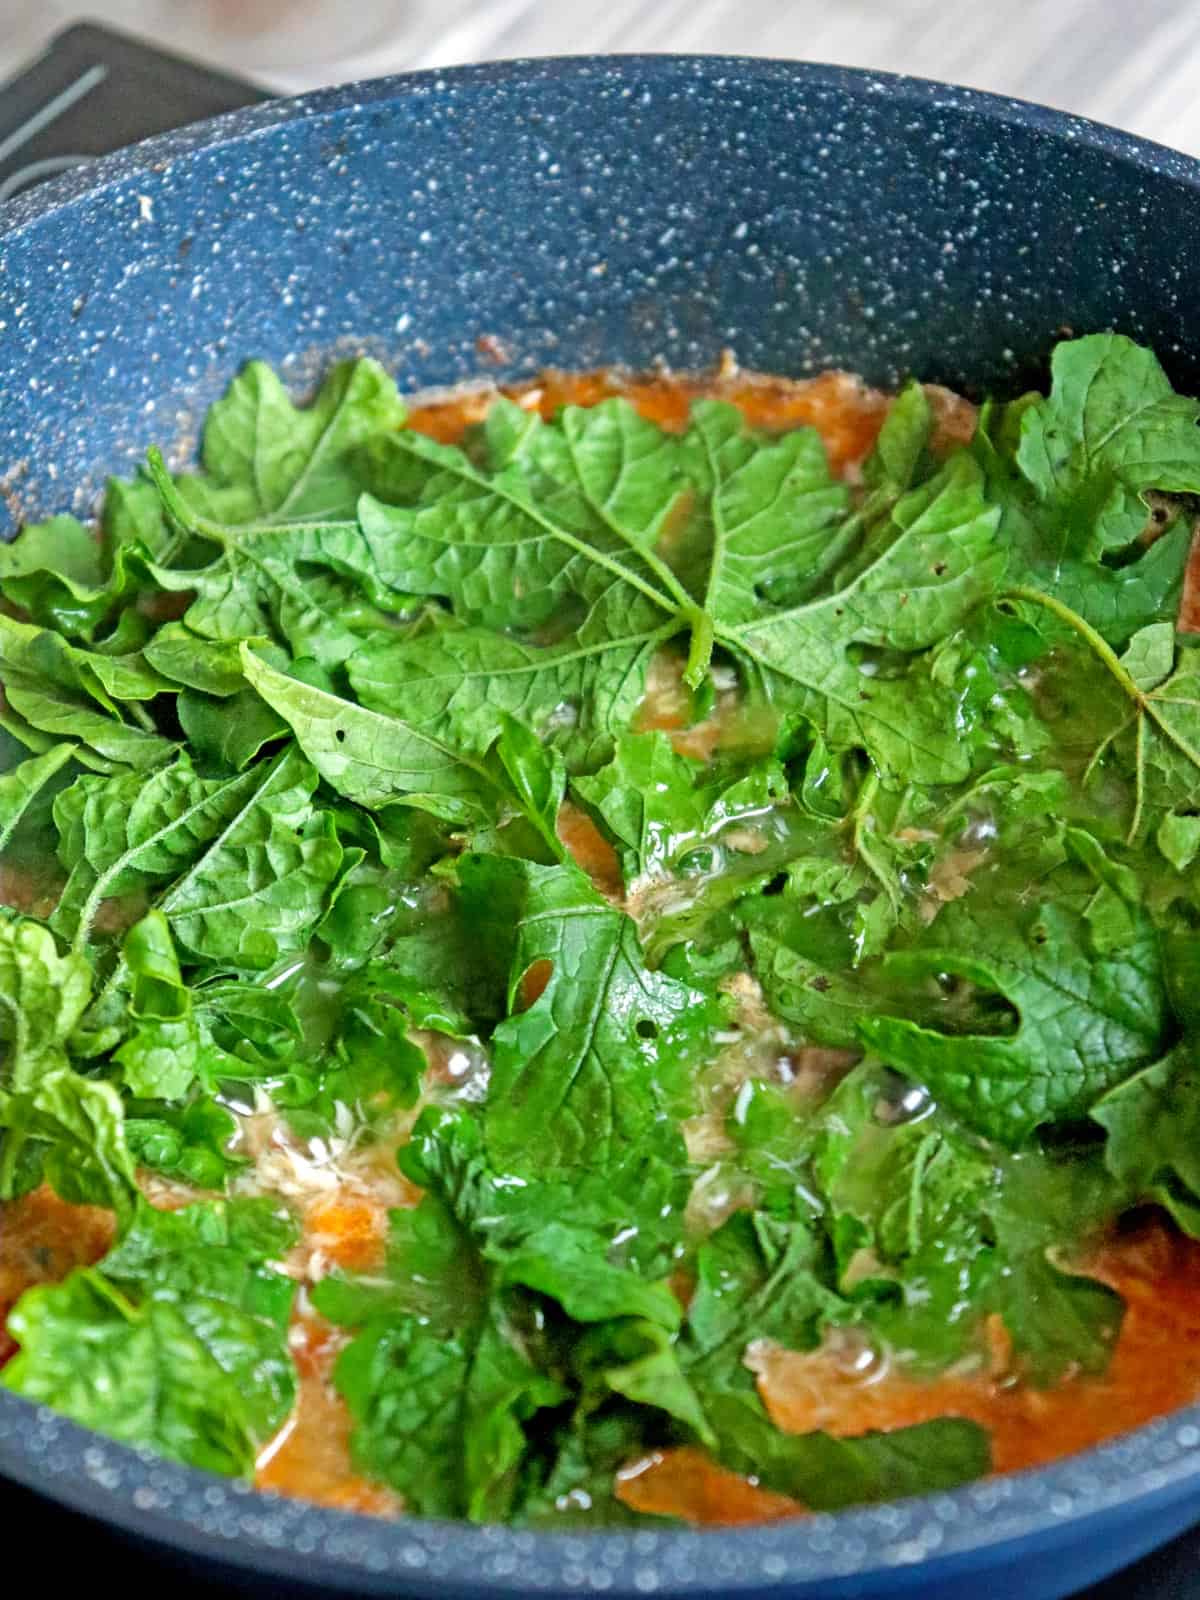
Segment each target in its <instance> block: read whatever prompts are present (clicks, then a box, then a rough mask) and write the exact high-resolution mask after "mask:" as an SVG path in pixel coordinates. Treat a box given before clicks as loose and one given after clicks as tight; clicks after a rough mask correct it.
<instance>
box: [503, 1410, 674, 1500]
mask: <svg viewBox="0 0 1200 1600" xmlns="http://www.w3.org/2000/svg"><path fill="white" fill-rule="evenodd" d="M556 1445H557V1449H556V1453H555V1455H554V1458H553V1460H552V1462H551V1465H550V1470H549V1472H548V1474H547V1475H546V1478H545V1481H544V1482H543V1483H541V1484H540V1485H539V1486H538V1487H537V1488H536V1489H535V1490H534V1492H533V1493H531V1495H530V1497H529V1498H528V1500H527V1501H526V1502H525V1505H524V1507H523V1508H522V1510H521V1514H520V1517H519V1519H518V1520H519V1523H520V1525H521V1526H529V1527H533V1528H548V1529H559V1528H561V1529H564V1530H566V1531H574V1530H575V1529H577V1528H600V1527H604V1528H630V1527H649V1528H655V1527H657V1528H665V1527H671V1526H674V1525H676V1524H675V1523H674V1519H673V1518H670V1517H656V1516H650V1515H649V1514H646V1513H642V1512H637V1511H634V1510H632V1509H631V1508H630V1507H629V1506H627V1505H625V1504H623V1503H622V1502H621V1501H620V1500H618V1499H617V1497H616V1495H615V1494H614V1493H613V1490H614V1488H615V1485H616V1481H617V1474H618V1472H619V1471H620V1469H621V1468H622V1467H624V1466H628V1465H629V1464H630V1463H632V1462H634V1461H636V1460H637V1459H638V1458H639V1457H641V1456H644V1455H645V1454H646V1446H647V1440H646V1427H645V1412H644V1411H643V1410H640V1409H637V1410H635V1409H634V1407H632V1406H623V1407H619V1406H612V1405H609V1406H604V1407H602V1408H600V1409H599V1410H594V1409H591V1408H584V1407H581V1408H580V1410H579V1411H578V1412H577V1414H576V1416H575V1418H574V1419H573V1421H572V1423H571V1424H570V1425H569V1426H568V1427H566V1428H564V1429H562V1430H561V1433H560V1435H559V1437H558V1438H557V1440H556Z"/></svg>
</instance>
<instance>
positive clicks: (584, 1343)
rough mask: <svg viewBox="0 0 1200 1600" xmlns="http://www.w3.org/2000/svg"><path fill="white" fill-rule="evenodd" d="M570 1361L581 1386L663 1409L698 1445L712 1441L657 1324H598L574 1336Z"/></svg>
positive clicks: (670, 1342)
mask: <svg viewBox="0 0 1200 1600" xmlns="http://www.w3.org/2000/svg"><path fill="white" fill-rule="evenodd" d="M572 1361H573V1364H574V1366H575V1369H576V1371H577V1372H579V1373H580V1375H581V1378H582V1381H583V1384H584V1388H585V1391H587V1390H589V1389H593V1388H595V1387H596V1386H597V1385H600V1386H602V1387H603V1388H604V1389H607V1390H609V1391H611V1392H612V1393H613V1394H616V1395H621V1396H622V1397H623V1398H624V1399H626V1400H629V1401H631V1402H632V1403H633V1404H634V1405H639V1406H649V1407H651V1408H653V1409H654V1410H657V1411H662V1412H665V1413H666V1415H667V1416H668V1417H670V1418H672V1419H673V1421H675V1422H677V1423H679V1424H680V1425H681V1426H682V1427H683V1428H684V1429H685V1430H686V1431H687V1432H688V1433H689V1434H694V1435H695V1437H696V1438H697V1439H699V1440H700V1442H701V1443H702V1444H705V1445H707V1446H709V1447H710V1448H711V1447H713V1446H714V1445H715V1444H716V1438H715V1436H714V1435H713V1433H712V1431H711V1430H710V1428H709V1426H708V1419H707V1418H706V1417H705V1415H704V1411H703V1409H702V1407H701V1405H700V1401H699V1398H698V1397H697V1394H696V1391H695V1389H694V1388H693V1386H692V1383H691V1381H690V1379H689V1378H688V1377H687V1375H686V1374H685V1372H684V1370H683V1366H682V1364H681V1361H680V1352H679V1347H678V1344H677V1343H676V1340H675V1339H674V1337H673V1335H672V1333H671V1331H670V1330H669V1329H667V1328H664V1327H663V1326H662V1324H661V1323H658V1322H650V1321H647V1320H645V1319H644V1318H628V1317H627V1318H621V1319H619V1320H617V1321H614V1322H603V1323H600V1324H599V1325H598V1326H597V1327H594V1328H592V1329H590V1330H589V1331H588V1332H587V1333H585V1334H584V1335H583V1337H582V1338H580V1339H579V1340H577V1342H576V1344H575V1347H574V1350H573V1352H572Z"/></svg>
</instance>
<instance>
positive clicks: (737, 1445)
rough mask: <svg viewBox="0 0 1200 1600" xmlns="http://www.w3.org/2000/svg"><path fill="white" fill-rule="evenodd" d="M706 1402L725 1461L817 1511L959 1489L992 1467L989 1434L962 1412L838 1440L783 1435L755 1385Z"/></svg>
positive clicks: (824, 1436)
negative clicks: (959, 1414) (960, 1416)
mask: <svg viewBox="0 0 1200 1600" xmlns="http://www.w3.org/2000/svg"><path fill="white" fill-rule="evenodd" d="M706 1406H707V1410H708V1416H709V1420H710V1421H711V1423H712V1425H713V1427H714V1428H715V1429H716V1432H717V1435H718V1438H719V1440H720V1443H719V1447H718V1454H719V1456H720V1459H721V1460H722V1461H723V1462H724V1463H725V1465H726V1466H728V1467H731V1468H732V1469H733V1470H734V1471H735V1472H742V1473H749V1474H751V1475H753V1476H754V1477H755V1478H756V1479H757V1481H758V1482H760V1483H762V1484H763V1485H764V1486H765V1487H766V1488H768V1489H774V1490H775V1491H776V1492H777V1493H779V1494H789V1495H791V1496H792V1497H793V1498H794V1499H796V1500H798V1501H800V1503H801V1504H802V1505H804V1506H807V1507H808V1509H809V1510H811V1511H837V1510H840V1509H841V1508H842V1507H843V1506H848V1505H862V1504H865V1503H870V1502H873V1501H880V1500H897V1499H903V1498H904V1496H905V1495H912V1494H929V1493H932V1492H937V1491H940V1490H946V1489H954V1488H957V1487H958V1486H959V1485H960V1484H963V1483H969V1482H971V1480H972V1479H973V1478H980V1477H983V1476H984V1474H985V1473H986V1472H988V1471H989V1469H990V1467H991V1451H990V1448H989V1445H988V1436H987V1434H986V1432H985V1431H984V1430H983V1429H982V1428H981V1427H979V1426H978V1425H977V1424H976V1423H974V1422H966V1421H964V1420H962V1419H960V1418H958V1417H941V1418H938V1419H937V1420H936V1421H933V1422H921V1423H918V1424H916V1425H915V1426H914V1427H910V1428H897V1429H896V1430H895V1431H894V1432H892V1433H864V1434H859V1435H858V1436H857V1437H856V1438H852V1439H835V1438H832V1437H830V1435H829V1434H826V1433H805V1434H787V1433H781V1432H780V1431H779V1430H778V1429H777V1428H776V1427H775V1426H774V1425H773V1424H772V1422H771V1421H770V1418H769V1417H768V1416H767V1414H766V1411H765V1410H764V1409H763V1405H762V1402H761V1401H760V1400H759V1398H758V1396H757V1395H756V1394H754V1393H753V1391H751V1390H747V1391H743V1392H737V1393H734V1392H730V1393H724V1394H720V1395H717V1396H713V1397H712V1398H706Z"/></svg>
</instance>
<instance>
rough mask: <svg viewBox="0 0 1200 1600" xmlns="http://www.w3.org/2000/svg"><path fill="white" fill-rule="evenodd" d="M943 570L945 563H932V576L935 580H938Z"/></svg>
mask: <svg viewBox="0 0 1200 1600" xmlns="http://www.w3.org/2000/svg"><path fill="white" fill-rule="evenodd" d="M945 570H946V563H945V562H944V561H935V562H934V563H933V575H934V577H935V578H940V577H941V576H942V574H943V573H944V572H945Z"/></svg>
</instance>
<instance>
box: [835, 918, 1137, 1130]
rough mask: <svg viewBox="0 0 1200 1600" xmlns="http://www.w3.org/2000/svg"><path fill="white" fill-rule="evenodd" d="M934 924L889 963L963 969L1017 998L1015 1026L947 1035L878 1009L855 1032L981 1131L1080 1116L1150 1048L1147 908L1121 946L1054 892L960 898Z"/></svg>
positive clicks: (923, 972) (903, 968) (924, 969)
mask: <svg viewBox="0 0 1200 1600" xmlns="http://www.w3.org/2000/svg"><path fill="white" fill-rule="evenodd" d="M934 929H935V934H934V939H935V941H936V942H935V943H933V944H932V947H929V948H925V947H919V948H917V949H915V950H913V951H911V952H907V953H905V954H903V955H894V956H891V957H889V958H888V961H887V963H886V965H885V971H886V972H889V973H890V974H892V975H893V977H896V978H901V977H902V978H904V979H906V980H919V979H921V978H923V977H925V976H936V975H937V974H939V973H947V974H950V975H952V976H954V977H959V978H964V979H966V980H967V981H968V982H969V983H972V984H975V985H977V986H978V987H979V988H981V989H982V990H984V991H987V992H989V993H992V994H997V995H1000V996H1002V997H1003V998H1004V999H1005V1000H1006V1001H1007V1002H1008V1003H1009V1004H1010V1005H1011V1006H1012V1007H1013V1008H1014V1009H1015V1011H1016V1013H1017V1018H1018V1024H1017V1028H1016V1030H1015V1032H1011V1033H1008V1034H999V1035H980V1034H977V1033H976V1034H967V1035H958V1036H955V1035H953V1034H949V1033H943V1032H938V1031H935V1030H934V1029H932V1028H925V1027H920V1026H919V1025H918V1024H916V1023H915V1022H911V1021H908V1020H906V1019H903V1018H899V1017H878V1016H877V1017H870V1018H867V1019H865V1020H863V1021H861V1022H860V1023H859V1033H860V1035H861V1037H862V1039H863V1040H864V1042H865V1043H866V1044H867V1045H869V1046H870V1048H871V1049H873V1050H875V1051H876V1052H877V1053H878V1054H879V1055H880V1056H882V1058H883V1059H884V1060H885V1061H886V1062H888V1064H889V1065H890V1066H893V1067H896V1068H897V1069H898V1070H899V1071H901V1072H903V1073H904V1074H905V1075H906V1076H908V1077H911V1078H913V1079H915V1080H916V1081H917V1082H919V1083H924V1084H926V1085H927V1086H928V1087H929V1088H930V1089H931V1090H932V1091H933V1093H934V1094H935V1096H937V1098H938V1099H939V1100H941V1101H942V1102H943V1103H944V1104H945V1105H947V1106H949V1107H950V1108H951V1109H953V1110H954V1111H955V1112H957V1113H958V1115H959V1116H961V1117H962V1118H963V1120H964V1121H965V1122H966V1123H968V1125H969V1126H971V1127H973V1128H975V1129H977V1130H978V1131H979V1132H980V1133H983V1134H986V1135H988V1136H989V1137H991V1138H996V1139H1000V1140H1002V1141H1004V1142H1006V1143H1009V1144H1016V1143H1018V1142H1019V1141H1020V1140H1021V1139H1023V1138H1024V1137H1026V1136H1027V1135H1028V1134H1029V1133H1031V1132H1032V1131H1033V1129H1034V1128H1036V1127H1038V1126H1039V1125H1041V1124H1043V1123H1048V1122H1051V1123H1052V1122H1058V1121H1063V1120H1066V1119H1069V1118H1071V1117H1078V1116H1082V1115H1084V1114H1085V1113H1086V1111H1087V1110H1088V1108H1089V1106H1090V1105H1091V1103H1092V1101H1093V1100H1094V1099H1095V1098H1096V1096H1097V1095H1099V1094H1101V1093H1103V1091H1104V1090H1105V1089H1109V1088H1112V1087H1113V1086H1114V1085H1115V1084H1117V1083H1119V1082H1120V1081H1121V1080H1122V1079H1123V1078H1127V1077H1129V1076H1130V1075H1131V1074H1132V1073H1133V1072H1135V1071H1136V1070H1137V1068H1138V1067H1139V1066H1142V1065H1144V1064H1145V1063H1146V1062H1148V1061H1150V1060H1152V1059H1153V1058H1154V1056H1155V1055H1157V1054H1158V1051H1159V1049H1160V1047H1161V1044H1162V1038H1163V1032H1164V1029H1165V1026H1166V1020H1167V1011H1166V993H1165V989H1164V986H1163V977H1162V970H1161V961H1160V957H1159V952H1158V941H1157V938H1156V936H1155V933H1154V929H1153V927H1152V926H1151V925H1150V924H1149V922H1148V920H1147V919H1146V917H1145V915H1144V914H1143V913H1136V914H1134V915H1133V916H1132V917H1131V921H1130V932H1131V937H1130V939H1129V942H1128V943H1127V944H1125V945H1123V946H1122V947H1121V948H1118V949H1105V948H1103V947H1102V945H1101V943H1100V942H1098V940H1097V936H1096V933H1095V931H1094V930H1093V928H1092V927H1091V926H1090V925H1089V922H1088V919H1087V917H1086V916H1084V915H1080V914H1079V913H1078V912H1075V911H1072V910H1069V909H1068V908H1067V907H1065V906H1063V905H1061V904H1055V903H1052V902H1048V903H1046V904H1043V905H1041V906H1033V907H1030V908H1029V909H1028V910H1026V911H1025V912H1023V913H1021V914H1019V915H1018V916H1016V917H1015V918H1014V919H1013V920H1012V921H1007V920H1003V921H1002V920H1000V919H999V918H997V917H994V916H988V914H987V912H986V910H980V911H976V910H975V909H974V908H973V907H971V906H970V904H969V902H966V903H964V902H961V901H960V902H958V903H957V904H955V905H954V906H950V907H947V908H946V910H945V911H943V913H942V915H941V916H940V917H939V919H938V921H937V923H935V925H934Z"/></svg>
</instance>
